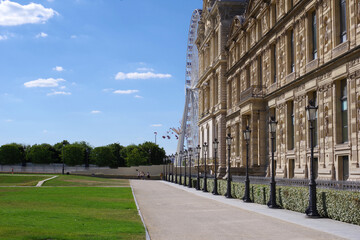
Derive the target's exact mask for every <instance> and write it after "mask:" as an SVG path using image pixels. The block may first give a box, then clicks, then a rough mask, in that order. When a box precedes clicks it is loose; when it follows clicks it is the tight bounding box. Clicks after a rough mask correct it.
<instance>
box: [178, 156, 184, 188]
mask: <svg viewBox="0 0 360 240" xmlns="http://www.w3.org/2000/svg"><path fill="white" fill-rule="evenodd" d="M183 155H184V152H183V151H180V173H179V175H180V178H179V182H178V183H179V185H181V183H182V179H181V165H182V160H183Z"/></svg>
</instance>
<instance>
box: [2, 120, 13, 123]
mask: <svg viewBox="0 0 360 240" xmlns="http://www.w3.org/2000/svg"><path fill="white" fill-rule="evenodd" d="M4 121H5V122H7V123H10V122H13V121H14V120H12V119H5V120H4Z"/></svg>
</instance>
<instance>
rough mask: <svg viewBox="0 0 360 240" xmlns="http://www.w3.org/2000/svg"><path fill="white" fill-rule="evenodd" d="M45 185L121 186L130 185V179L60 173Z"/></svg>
mask: <svg viewBox="0 0 360 240" xmlns="http://www.w3.org/2000/svg"><path fill="white" fill-rule="evenodd" d="M43 186H78V187H86V186H89V187H92V186H97V187H101V186H114V187H115V186H120V187H129V186H130V185H129V180H127V179H110V178H98V177H87V176H76V175H59V176H58V177H56V178H54V179H52V180H50V181H47V182H45V183H44V184H43Z"/></svg>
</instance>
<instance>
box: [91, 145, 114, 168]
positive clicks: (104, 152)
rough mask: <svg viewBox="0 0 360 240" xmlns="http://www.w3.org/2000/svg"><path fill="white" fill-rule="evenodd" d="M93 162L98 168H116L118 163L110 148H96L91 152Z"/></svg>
mask: <svg viewBox="0 0 360 240" xmlns="http://www.w3.org/2000/svg"><path fill="white" fill-rule="evenodd" d="M90 159H91V162H93V163H95V164H96V165H97V166H100V167H105V166H109V167H111V168H116V167H117V166H118V165H117V161H116V157H115V155H114V154H113V152H112V150H111V148H110V147H96V148H94V149H93V150H92V151H91V154H90Z"/></svg>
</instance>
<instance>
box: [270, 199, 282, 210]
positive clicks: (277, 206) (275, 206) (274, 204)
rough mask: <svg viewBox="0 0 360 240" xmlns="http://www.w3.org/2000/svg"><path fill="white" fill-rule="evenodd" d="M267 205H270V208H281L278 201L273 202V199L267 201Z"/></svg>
mask: <svg viewBox="0 0 360 240" xmlns="http://www.w3.org/2000/svg"><path fill="white" fill-rule="evenodd" d="M267 206H268V207H269V208H275V209H276V208H280V206H279V205H277V204H276V203H272V202H271V201H269V202H268V203H267Z"/></svg>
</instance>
